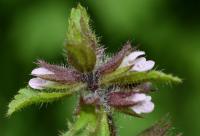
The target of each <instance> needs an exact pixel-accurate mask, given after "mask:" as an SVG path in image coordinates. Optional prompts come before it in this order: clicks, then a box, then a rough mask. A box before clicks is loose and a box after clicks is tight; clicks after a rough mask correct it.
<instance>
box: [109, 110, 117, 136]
mask: <svg viewBox="0 0 200 136" xmlns="http://www.w3.org/2000/svg"><path fill="white" fill-rule="evenodd" d="M108 122H109V123H108V124H109V129H110V136H117V133H116V127H115V123H114V120H113V117H112V115H111V114H108Z"/></svg>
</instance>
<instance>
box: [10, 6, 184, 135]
mask: <svg viewBox="0 0 200 136" xmlns="http://www.w3.org/2000/svg"><path fill="white" fill-rule="evenodd" d="M65 48H66V54H67V63H68V66H58V65H53V64H49V63H47V62H45V61H42V60H39V61H38V62H37V65H38V67H37V68H35V69H34V70H33V71H32V72H31V75H32V76H34V78H32V79H30V81H29V83H28V87H26V88H23V89H20V90H19V92H18V94H17V95H16V96H15V97H14V100H12V101H11V102H10V104H9V106H8V107H9V109H8V113H7V115H8V116H10V115H11V114H12V113H14V112H16V111H18V110H20V109H22V108H24V107H27V106H29V105H32V104H38V103H48V102H51V101H55V100H59V99H61V98H64V97H67V96H70V95H73V94H77V95H78V96H79V104H78V105H77V108H76V111H75V114H76V121H75V122H74V124H71V125H70V126H69V131H68V132H66V133H63V134H62V135H63V136H90V135H91V136H94V135H95V136H115V135H116V127H115V125H114V120H113V118H112V115H113V112H115V111H119V112H122V113H124V114H128V115H131V116H135V117H142V116H143V114H144V113H150V112H152V111H153V110H154V107H155V106H154V103H153V102H152V98H151V96H150V95H149V94H150V93H151V92H152V91H153V88H152V84H153V83H154V82H163V83H165V82H167V83H171V82H175V83H180V82H181V79H179V78H178V77H174V76H172V75H168V74H165V73H163V72H161V71H156V70H153V67H154V65H155V62H154V61H153V60H146V58H145V57H144V55H145V52H143V51H139V50H137V49H136V48H133V47H132V46H131V43H130V42H127V43H126V44H125V45H124V46H123V47H122V49H121V50H120V51H119V52H118V53H116V54H115V55H113V56H111V57H108V56H107V55H106V54H105V48H104V47H102V46H100V44H99V42H98V40H97V38H96V36H95V34H94V32H93V31H92V30H91V28H90V26H89V17H88V15H87V12H86V10H85V9H84V8H83V7H82V6H81V5H78V6H77V8H73V9H72V11H71V16H70V18H69V26H68V31H67V41H66V45H65ZM155 128H156V127H155ZM167 129H168V128H166V127H164V128H163V131H162V134H165V133H166V132H167V131H166V132H165V130H167ZM152 130H153V129H152ZM160 130H161V129H160ZM153 134H154V133H153V131H148V132H146V131H145V132H144V133H142V134H141V136H142V135H146V136H147V135H149V136H151V135H153ZM156 134H158V135H159V134H160V135H161V133H159V132H156ZM166 134H167V133H166Z"/></svg>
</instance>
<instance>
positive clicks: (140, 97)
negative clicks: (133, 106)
mask: <svg viewBox="0 0 200 136" xmlns="http://www.w3.org/2000/svg"><path fill="white" fill-rule="evenodd" d="M146 97H147V96H146V95H145V94H143V93H135V94H133V95H132V96H131V97H130V99H131V101H133V102H135V103H137V102H141V101H144V100H145V99H146Z"/></svg>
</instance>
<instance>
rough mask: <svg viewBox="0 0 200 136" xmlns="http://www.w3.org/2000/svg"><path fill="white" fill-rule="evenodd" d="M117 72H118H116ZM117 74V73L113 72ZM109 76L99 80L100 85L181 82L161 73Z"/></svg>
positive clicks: (129, 72) (150, 72)
mask: <svg viewBox="0 0 200 136" xmlns="http://www.w3.org/2000/svg"><path fill="white" fill-rule="evenodd" d="M117 71H118V70H117ZM115 73H117V72H115ZM115 73H114V74H112V73H111V74H109V75H107V76H104V77H103V78H102V80H101V84H103V85H110V84H118V85H125V84H138V83H142V82H147V81H156V82H165V83H171V82H175V83H181V82H182V80H181V79H180V78H178V77H175V76H172V75H171V74H165V73H163V72H161V71H154V70H153V71H149V72H131V71H128V72H122V73H119V74H115Z"/></svg>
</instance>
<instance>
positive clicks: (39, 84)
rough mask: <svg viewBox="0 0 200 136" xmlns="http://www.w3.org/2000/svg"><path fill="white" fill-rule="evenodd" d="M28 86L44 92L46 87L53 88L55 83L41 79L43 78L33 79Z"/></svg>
mask: <svg viewBox="0 0 200 136" xmlns="http://www.w3.org/2000/svg"><path fill="white" fill-rule="evenodd" d="M28 84H29V86H30V87H31V88H33V89H38V90H42V89H44V88H45V87H49V86H52V85H53V84H54V82H52V81H48V80H44V79H41V78H32V79H30V80H29V83H28Z"/></svg>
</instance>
